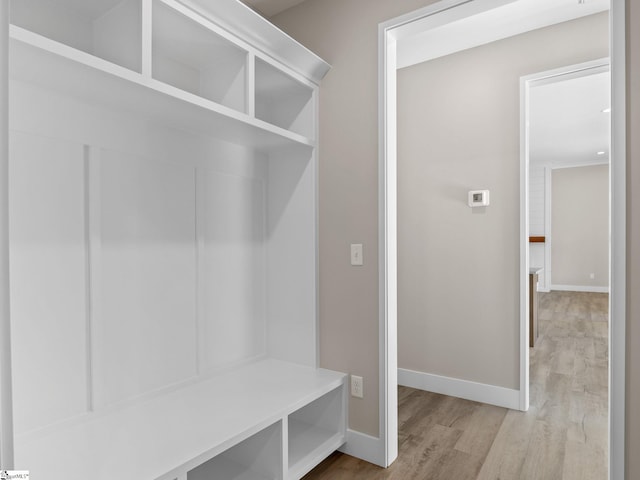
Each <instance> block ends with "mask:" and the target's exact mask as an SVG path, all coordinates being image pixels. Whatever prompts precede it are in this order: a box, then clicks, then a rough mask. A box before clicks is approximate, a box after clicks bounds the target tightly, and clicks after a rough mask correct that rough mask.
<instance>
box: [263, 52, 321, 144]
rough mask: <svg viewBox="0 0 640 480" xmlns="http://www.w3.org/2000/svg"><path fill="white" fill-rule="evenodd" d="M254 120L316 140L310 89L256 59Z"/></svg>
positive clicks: (311, 90)
mask: <svg viewBox="0 0 640 480" xmlns="http://www.w3.org/2000/svg"><path fill="white" fill-rule="evenodd" d="M255 100H256V118H259V119H260V120H264V121H265V122H268V123H271V124H273V125H276V126H278V127H281V128H284V129H286V130H291V131H292V132H295V133H298V134H300V135H304V136H305V137H307V138H314V137H315V132H314V129H315V123H314V105H313V89H312V88H310V87H308V86H306V85H304V84H302V83H300V82H298V81H297V80H295V79H294V78H292V77H290V76H289V75H287V74H286V73H284V72H282V71H280V70H278V69H277V68H275V67H273V66H272V65H269V64H268V63H266V62H264V61H262V60H260V59H258V58H257V59H256V98H255Z"/></svg>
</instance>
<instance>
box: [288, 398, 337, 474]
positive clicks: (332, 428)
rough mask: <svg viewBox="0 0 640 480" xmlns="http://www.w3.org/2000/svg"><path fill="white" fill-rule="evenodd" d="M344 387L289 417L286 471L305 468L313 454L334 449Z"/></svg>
mask: <svg viewBox="0 0 640 480" xmlns="http://www.w3.org/2000/svg"><path fill="white" fill-rule="evenodd" d="M343 388H344V387H343V386H341V387H339V388H336V389H334V390H332V391H330V392H329V393H326V394H325V395H323V396H322V397H320V398H318V399H317V400H315V401H313V402H311V403H310V404H308V405H306V406H304V407H303V408H301V409H300V410H297V411H295V412H293V413H292V414H291V415H289V422H288V423H289V469H290V470H298V469H300V468H304V467H303V466H302V465H304V464H305V463H307V460H308V459H311V458H312V457H313V456H314V455H317V454H318V453H320V452H321V451H323V450H330V451H332V450H334V449H335V448H336V447H335V446H332V442H333V441H334V440H335V439H336V438H337V437H340V436H341V435H342V433H343V431H342V428H343V425H344V407H343V395H344V393H343Z"/></svg>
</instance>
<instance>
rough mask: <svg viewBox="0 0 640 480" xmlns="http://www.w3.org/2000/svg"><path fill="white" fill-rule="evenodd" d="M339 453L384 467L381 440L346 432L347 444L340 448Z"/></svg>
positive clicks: (364, 434)
mask: <svg viewBox="0 0 640 480" xmlns="http://www.w3.org/2000/svg"><path fill="white" fill-rule="evenodd" d="M340 451H341V452H342V453H346V454H347V455H351V456H352V457H356V458H359V459H361V460H364V461H366V462H369V463H373V464H375V465H378V466H380V467H386V465H385V459H384V443H383V439H382V438H378V437H372V436H371V435H367V434H366V433H361V432H356V431H355V430H347V443H345V444H344V445H343V446H342V447H341V448H340Z"/></svg>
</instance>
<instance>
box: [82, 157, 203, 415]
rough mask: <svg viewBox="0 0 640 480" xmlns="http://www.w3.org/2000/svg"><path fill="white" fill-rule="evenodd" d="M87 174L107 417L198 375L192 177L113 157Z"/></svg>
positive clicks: (98, 397)
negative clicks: (122, 404)
mask: <svg viewBox="0 0 640 480" xmlns="http://www.w3.org/2000/svg"><path fill="white" fill-rule="evenodd" d="M90 168H91V177H92V181H91V203H92V213H94V215H93V216H92V219H91V222H92V227H91V230H92V238H98V239H100V244H99V245H92V250H93V252H94V254H93V257H92V258H93V260H94V261H92V286H93V290H94V295H93V296H94V299H95V302H94V309H95V318H94V322H93V344H94V359H93V362H94V372H95V379H94V384H95V402H96V406H97V407H101V406H104V405H109V404H112V403H115V402H118V401H120V400H125V399H128V398H132V397H135V396H137V395H141V394H144V393H146V392H149V391H152V390H156V389H158V388H162V387H165V386H167V385H171V384H173V383H176V382H180V381H183V380H185V379H187V378H189V377H192V376H194V375H195V374H196V342H195V338H196V300H195V298H196V267H195V265H196V261H195V260H196V243H195V241H196V240H195V171H194V168H193V167H192V166H184V165H180V164H177V163H176V164H172V163H165V162H160V161H154V160H147V159H143V158H140V157H137V156H133V155H128V154H125V153H119V152H115V151H109V150H102V151H101V152H100V159H99V161H96V160H92V162H91V166H90Z"/></svg>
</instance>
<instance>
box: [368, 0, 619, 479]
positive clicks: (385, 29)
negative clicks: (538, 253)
mask: <svg viewBox="0 0 640 480" xmlns="http://www.w3.org/2000/svg"><path fill="white" fill-rule="evenodd" d="M521 1H524V0H521ZM515 3H519V2H513V1H505V0H502V1H501V0H484V1H483V0H474V1H459V0H458V1H455V0H454V1H447V0H445V1H441V2H437V3H436V4H434V5H431V6H429V7H425V8H424V9H421V10H419V11H417V12H413V13H412V14H408V15H405V16H403V17H399V18H397V19H394V20H391V21H389V22H386V23H384V24H382V25H381V26H380V37H379V38H380V42H379V46H380V99H379V102H380V298H381V308H380V311H381V314H380V378H381V382H380V383H381V390H380V404H381V416H380V432H381V440H382V441H383V443H384V445H383V453H382V454H383V456H384V459H383V462H382V463H386V464H387V465H388V464H390V463H391V462H392V461H393V460H394V459H395V457H396V456H397V397H396V391H397V374H398V370H397V367H398V365H397V348H398V345H397V243H396V241H397V239H396V233H397V218H396V207H397V190H396V181H397V170H396V168H397V165H396V148H397V138H396V122H397V118H396V111H397V105H396V95H395V92H396V70H397V67H398V64H399V61H401V60H402V59H401V58H400V56H399V52H398V44H399V42H400V41H402V40H403V39H405V38H407V37H409V36H415V35H417V34H418V33H428V32H431V31H433V30H434V29H436V28H438V27H442V26H443V25H449V24H451V23H452V22H454V21H455V20H460V19H466V18H471V17H474V16H476V15H478V14H479V13H482V12H490V11H493V10H494V9H497V8H498V7H502V6H505V5H507V4H515ZM610 18H611V22H612V28H611V29H610V31H611V72H612V81H611V83H612V86H613V88H612V103H611V107H612V135H611V138H612V145H611V192H612V193H611V195H612V201H611V215H610V218H611V238H612V241H611V250H610V254H609V258H610V269H611V275H610V277H611V282H610V285H611V287H610V288H611V302H610V305H611V306H610V315H609V318H610V328H611V334H610V352H611V359H610V371H611V375H610V398H611V408H610V422H609V425H610V435H611V442H610V455H609V459H610V460H609V462H610V478H612V479H618V478H623V466H624V462H623V453H624V308H625V297H624V290H625V288H624V281H625V260H624V252H625V248H624V247H625V243H624V242H625V233H624V232H625V230H624V229H625V226H624V220H625V211H624V201H625V193H624V183H625V181H624V175H625V166H624V160H625V155H624V148H625V138H624V132H625V129H624V60H623V59H624V8H621V7H620V6H619V5H616V4H615V3H614V4H613V5H612V6H611V12H610ZM485 29H486V26H485ZM521 147H522V148H524V147H523V143H521ZM526 181H527V171H526V169H525V162H521V172H520V194H519V197H520V211H521V215H520V245H521V248H520V260H519V268H520V279H521V285H520V296H519V304H520V380H519V384H520V388H519V408H520V409H522V410H526V408H527V407H528V383H529V382H528V368H529V365H528V354H527V353H528V345H527V343H528V339H529V336H528V293H527V288H526V287H527V283H528V278H527V276H528V275H527V274H526V273H528V254H527V247H528V238H527V237H528V224H527V212H526V207H527V197H526V194H527V182H526ZM525 272H526V273H525Z"/></svg>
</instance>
